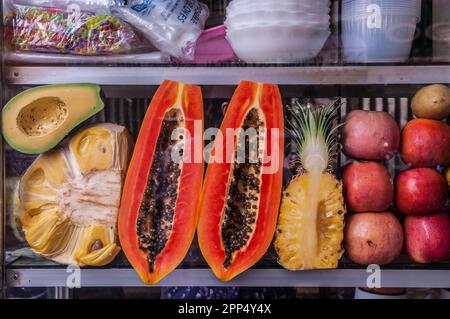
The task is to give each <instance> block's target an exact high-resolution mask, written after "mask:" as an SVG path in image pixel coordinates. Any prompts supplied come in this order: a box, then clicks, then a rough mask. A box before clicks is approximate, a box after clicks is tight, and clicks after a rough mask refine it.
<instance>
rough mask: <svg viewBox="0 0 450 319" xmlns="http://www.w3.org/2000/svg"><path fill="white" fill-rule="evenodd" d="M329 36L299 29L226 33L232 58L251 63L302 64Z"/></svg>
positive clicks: (261, 29)
mask: <svg viewBox="0 0 450 319" xmlns="http://www.w3.org/2000/svg"><path fill="white" fill-rule="evenodd" d="M329 35H330V31H329V30H317V29H315V28H305V27H303V26H256V27H248V28H243V29H231V30H230V29H228V31H227V39H228V41H229V42H230V44H231V46H232V47H233V50H234V52H235V53H236V55H237V56H238V57H239V58H240V59H242V60H244V61H246V62H251V63H295V62H302V61H304V60H306V59H309V58H312V57H315V56H316V55H317V54H318V53H319V52H320V50H321V49H322V47H323V45H324V44H325V41H326V40H327V38H328V36H329Z"/></svg>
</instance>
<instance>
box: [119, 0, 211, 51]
mask: <svg viewBox="0 0 450 319" xmlns="http://www.w3.org/2000/svg"><path fill="white" fill-rule="evenodd" d="M111 11H112V13H113V14H114V15H115V16H117V17H119V18H120V19H122V20H124V21H126V22H128V23H129V24H130V25H132V26H133V27H135V28H136V29H138V30H139V31H141V32H142V34H143V35H144V36H145V37H146V38H147V39H149V40H150V41H151V42H152V44H153V45H154V46H155V47H156V48H158V49H159V50H161V52H164V53H167V54H169V55H171V56H173V57H175V58H179V59H185V60H193V59H194V54H195V44H196V41H197V39H198V38H199V36H200V34H201V33H202V31H203V29H204V27H205V23H206V19H207V18H208V16H209V10H208V7H207V6H206V5H205V4H203V3H201V2H199V1H197V0H132V1H128V3H127V5H125V6H114V7H111Z"/></svg>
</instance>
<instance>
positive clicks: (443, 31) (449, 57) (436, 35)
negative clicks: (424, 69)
mask: <svg viewBox="0 0 450 319" xmlns="http://www.w3.org/2000/svg"><path fill="white" fill-rule="evenodd" d="M449 17H450V1H449V0H433V26H432V32H433V60H434V61H442V62H447V61H450V19H449Z"/></svg>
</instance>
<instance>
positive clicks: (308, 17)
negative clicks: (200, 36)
mask: <svg viewBox="0 0 450 319" xmlns="http://www.w3.org/2000/svg"><path fill="white" fill-rule="evenodd" d="M261 23H294V24H300V23H305V24H310V25H316V26H328V25H329V23H330V16H329V15H328V14H321V15H318V14H304V13H299V12H284V11H254V12H251V13H242V14H238V15H235V16H228V17H227V19H226V20H225V25H226V26H227V27H228V26H241V25H253V24H261Z"/></svg>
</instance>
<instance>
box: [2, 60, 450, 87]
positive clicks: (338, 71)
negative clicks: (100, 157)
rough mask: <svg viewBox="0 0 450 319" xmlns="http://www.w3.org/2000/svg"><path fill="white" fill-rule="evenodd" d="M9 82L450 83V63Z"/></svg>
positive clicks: (44, 72)
mask: <svg viewBox="0 0 450 319" xmlns="http://www.w3.org/2000/svg"><path fill="white" fill-rule="evenodd" d="M5 71H6V72H5V78H6V83H7V84H13V85H38V84H55V83H67V82H94V83H97V84H101V85H159V84H160V83H161V82H162V81H163V80H165V79H172V80H178V81H182V82H187V83H191V84H199V85H235V84H237V83H239V81H241V80H244V79H245V80H253V81H262V82H271V83H277V84H280V85H294V84H296V85H360V84H427V83H450V65H374V66H324V67H318V66H284V65H282V66H273V65H271V66H264V65H259V66H235V65H230V66H145V67H144V66H143V67H107V66H98V67H97V66H96V67H84V66H55V67H50V66H49V67H42V66H9V67H6V70H5Z"/></svg>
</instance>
